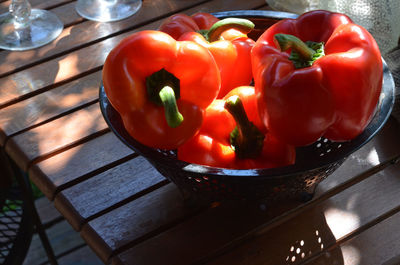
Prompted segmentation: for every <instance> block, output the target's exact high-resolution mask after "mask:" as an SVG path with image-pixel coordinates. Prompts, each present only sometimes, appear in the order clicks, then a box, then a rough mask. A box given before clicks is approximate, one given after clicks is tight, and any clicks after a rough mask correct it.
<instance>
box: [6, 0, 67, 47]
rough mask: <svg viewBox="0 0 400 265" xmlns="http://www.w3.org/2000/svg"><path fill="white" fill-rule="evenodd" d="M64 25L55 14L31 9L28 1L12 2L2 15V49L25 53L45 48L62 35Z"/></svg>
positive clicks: (16, 0) (13, 0) (18, 0)
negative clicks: (7, 10)
mask: <svg viewBox="0 0 400 265" xmlns="http://www.w3.org/2000/svg"><path fill="white" fill-rule="evenodd" d="M63 27H64V26H63V23H62V22H61V21H60V20H59V19H58V17H57V16H56V15H54V14H53V13H51V12H49V11H46V10H41V9H31V5H30V4H29V2H28V1H27V0H12V1H11V4H10V7H9V12H8V13H5V14H2V15H0V48H2V49H5V50H13V51H24V50H29V49H34V48H37V47H40V46H43V45H45V44H47V43H49V42H51V41H52V40H54V39H55V38H57V37H58V35H60V33H61V32H62V30H63Z"/></svg>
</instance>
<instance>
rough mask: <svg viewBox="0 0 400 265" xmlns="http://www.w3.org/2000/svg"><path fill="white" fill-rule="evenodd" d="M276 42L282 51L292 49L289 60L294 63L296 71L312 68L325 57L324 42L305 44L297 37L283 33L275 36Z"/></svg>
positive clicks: (308, 42) (307, 42)
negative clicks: (318, 60)
mask: <svg viewBox="0 0 400 265" xmlns="http://www.w3.org/2000/svg"><path fill="white" fill-rule="evenodd" d="M274 42H275V45H276V46H277V47H278V48H279V49H280V50H281V51H286V50H288V49H292V52H291V53H290V56H289V60H291V61H292V62H293V64H294V66H295V68H296V69H299V68H304V67H308V66H311V65H312V64H313V63H314V62H315V61H316V60H317V59H319V58H321V57H323V56H324V55H325V52H324V43H323V42H314V41H306V42H303V41H302V40H300V39H299V38H297V37H296V36H293V35H290V34H283V33H278V34H275V35H274Z"/></svg>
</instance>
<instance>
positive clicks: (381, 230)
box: [305, 213, 400, 265]
mask: <svg viewBox="0 0 400 265" xmlns="http://www.w3.org/2000/svg"><path fill="white" fill-rule="evenodd" d="M398 231H400V213H397V214H395V215H393V216H391V217H389V218H387V219H386V220H384V221H382V222H380V223H378V224H376V225H374V226H373V227H371V228H370V229H367V230H366V231H364V232H362V233H361V234H358V235H356V236H355V237H354V238H351V239H349V240H346V241H345V242H343V243H342V244H340V246H337V247H334V248H331V249H328V250H327V251H325V252H323V253H322V254H321V255H319V256H318V257H316V258H314V259H311V260H310V261H308V262H306V263H305V264H308V265H310V264H313V265H325V264H327V263H326V262H325V261H326V260H327V259H328V258H330V257H332V253H340V256H337V254H336V257H337V259H331V261H332V263H330V264H343V265H354V264H362V265H375V264H382V265H397V264H400V255H399V254H398V253H399V252H398V250H399V249H400V233H398ZM334 262H335V263H334Z"/></svg>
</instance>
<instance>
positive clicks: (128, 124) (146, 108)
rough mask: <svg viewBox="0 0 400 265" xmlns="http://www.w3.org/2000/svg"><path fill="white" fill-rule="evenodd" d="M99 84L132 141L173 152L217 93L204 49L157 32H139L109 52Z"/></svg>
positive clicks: (215, 75) (215, 74) (212, 63)
mask: <svg viewBox="0 0 400 265" xmlns="http://www.w3.org/2000/svg"><path fill="white" fill-rule="evenodd" d="M103 84H104V88H105V92H106V94H107V96H108V99H109V101H110V103H111V104H112V106H113V107H114V108H115V109H116V110H117V111H118V112H119V114H120V115H121V117H122V120H123V123H124V126H125V128H126V130H127V131H128V132H129V133H130V135H131V136H132V137H133V138H135V139H136V140H137V141H139V142H141V143H142V144H145V145H147V146H150V147H154V148H162V149H176V148H177V147H178V146H179V145H181V144H183V143H184V142H185V141H186V140H187V139H189V138H190V137H192V136H193V135H194V134H196V133H197V131H198V130H199V128H200V126H201V124H202V117H203V112H204V111H203V110H204V109H205V108H207V107H208V105H209V104H211V102H212V101H213V100H214V99H215V98H216V96H217V94H218V92H219V87H220V76H219V71H218V67H217V65H216V64H215V61H214V59H213V57H212V55H211V54H210V53H209V51H208V50H207V49H205V48H204V47H202V46H200V45H198V44H196V43H193V42H184V41H182V42H180V41H176V40H174V39H173V38H172V37H171V36H169V35H168V34H166V33H163V32H160V31H141V32H137V33H134V34H132V35H130V36H128V37H126V38H125V39H123V40H122V41H121V42H120V43H119V44H118V45H117V46H116V47H115V48H114V49H113V50H112V51H111V52H110V54H109V55H108V57H107V59H106V61H105V64H104V68H103Z"/></svg>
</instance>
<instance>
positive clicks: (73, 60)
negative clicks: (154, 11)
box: [0, 0, 264, 107]
mask: <svg viewBox="0 0 400 265" xmlns="http://www.w3.org/2000/svg"><path fill="white" fill-rule="evenodd" d="M228 2H229V3H230V4H229V5H228V4H227V2H225V1H216V2H212V3H206V4H204V5H202V6H199V7H195V8H193V9H190V10H187V11H186V12H189V13H194V12H196V11H219V10H231V9H237V8H243V9H252V8H257V7H260V6H261V5H262V3H264V1H261V0H249V1H240V0H235V5H233V4H234V3H232V2H231V1H228ZM160 23H161V21H155V22H153V23H150V24H146V25H145V26H143V27H140V28H137V29H135V30H133V31H129V32H127V33H125V34H120V35H118V36H116V37H112V38H108V39H106V40H104V41H101V42H98V43H95V44H93V45H91V46H88V47H85V48H82V49H80V50H78V51H76V52H74V53H72V54H68V55H64V56H61V57H57V58H55V59H53V60H50V61H46V62H44V63H42V64H39V65H36V66H35V67H33V68H28V69H25V70H22V71H19V72H17V73H15V74H11V75H9V76H7V78H2V79H0V87H2V88H4V89H3V91H2V92H3V93H2V94H0V107H2V106H3V107H4V106H5V105H8V104H11V103H13V102H16V101H20V100H22V99H25V98H26V97H30V96H32V95H34V94H36V93H38V92H41V91H42V90H46V89H49V88H51V87H53V86H54V85H56V84H58V83H60V82H66V81H68V80H71V78H74V77H75V78H76V77H77V76H78V77H79V76H81V75H83V74H85V73H89V72H90V71H97V70H100V69H101V66H102V65H103V63H104V60H105V58H106V56H107V55H108V53H109V52H110V50H111V49H112V48H113V47H114V46H115V45H116V44H117V43H118V42H119V41H120V40H121V39H122V38H124V37H126V36H127V35H129V34H132V33H133V32H136V31H139V30H144V29H156V28H158V26H159V25H160ZM88 54H90V56H89V57H88V56H87V55H88Z"/></svg>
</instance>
